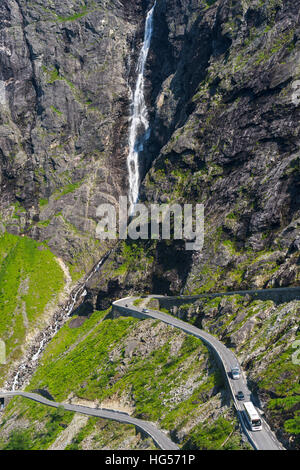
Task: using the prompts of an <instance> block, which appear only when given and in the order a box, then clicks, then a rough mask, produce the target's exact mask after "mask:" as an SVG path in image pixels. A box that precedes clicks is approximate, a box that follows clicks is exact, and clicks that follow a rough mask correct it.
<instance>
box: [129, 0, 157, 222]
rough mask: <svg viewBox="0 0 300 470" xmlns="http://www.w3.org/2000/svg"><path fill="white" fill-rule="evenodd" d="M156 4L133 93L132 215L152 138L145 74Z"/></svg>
mask: <svg viewBox="0 0 300 470" xmlns="http://www.w3.org/2000/svg"><path fill="white" fill-rule="evenodd" d="M155 6H156V2H155V3H154V5H153V7H152V8H151V10H150V11H149V12H148V14H147V19H146V25H145V34H144V42H143V47H142V49H141V52H140V55H139V59H138V63H137V69H136V71H137V81H136V86H135V91H134V93H132V113H131V123H130V131H129V153H128V158H127V166H128V174H129V204H130V214H132V212H133V209H134V206H135V204H136V202H137V200H138V197H139V185H140V172H139V153H140V152H141V151H142V150H143V148H144V144H145V142H146V141H147V140H148V139H149V137H150V127H149V121H148V111H147V106H146V103H145V95H144V85H145V81H144V73H145V65H146V61H147V57H148V53H149V49H150V44H151V38H152V33H153V14H154V10H155Z"/></svg>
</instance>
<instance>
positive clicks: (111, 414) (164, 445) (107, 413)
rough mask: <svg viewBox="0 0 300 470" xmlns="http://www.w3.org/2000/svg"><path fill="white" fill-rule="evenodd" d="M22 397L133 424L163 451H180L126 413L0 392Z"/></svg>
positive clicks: (23, 394)
mask: <svg viewBox="0 0 300 470" xmlns="http://www.w3.org/2000/svg"><path fill="white" fill-rule="evenodd" d="M16 396H21V397H24V398H28V399H29V400H33V401H36V402H38V403H41V404H43V405H47V406H52V407H53V408H58V407H59V406H62V407H63V408H64V409H65V410H66V411H74V412H75V413H81V414H84V415H88V416H97V417H98V418H104V419H111V420H113V421H118V422H119V423H126V424H133V425H134V426H135V427H136V428H138V429H139V430H141V431H143V432H145V433H146V434H148V436H150V437H151V438H152V439H153V440H154V442H155V443H156V444H157V445H158V447H160V448H161V449H162V450H178V449H179V448H178V446H177V445H176V444H175V443H174V442H172V441H171V439H170V438H169V437H168V436H167V435H166V434H165V433H164V432H163V431H161V430H159V429H158V428H157V427H156V426H154V424H152V423H149V422H147V421H143V420H141V419H137V418H133V417H131V416H129V415H128V414H126V413H121V412H118V411H112V410H105V409H101V408H90V407H88V406H80V405H70V404H66V403H57V402H55V401H51V400H47V398H44V397H43V396H41V395H38V394H36V393H28V392H21V391H17V392H0V398H5V397H16Z"/></svg>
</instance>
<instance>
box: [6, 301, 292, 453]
mask: <svg viewBox="0 0 300 470" xmlns="http://www.w3.org/2000/svg"><path fill="white" fill-rule="evenodd" d="M153 297H156V298H157V297H158V296H149V297H148V299H150V298H153ZM136 299H138V297H127V298H125V299H120V300H117V301H116V302H114V303H113V308H114V310H115V311H117V312H118V313H119V314H120V315H123V316H133V317H137V318H139V319H147V318H153V319H156V320H160V321H162V322H164V323H166V324H168V325H170V326H173V327H175V328H178V329H180V330H182V331H184V332H185V333H187V334H189V335H193V336H195V337H196V338H199V339H201V340H202V341H203V342H204V343H205V344H206V345H207V346H208V347H209V348H210V349H212V351H213V352H214V353H215V355H216V357H217V358H218V360H219V362H220V365H221V366H222V367H223V369H224V372H225V376H226V378H227V382H228V385H229V388H230V392H231V395H232V398H233V402H234V406H235V408H236V411H237V415H238V418H239V421H240V423H241V426H242V429H243V432H244V433H245V435H246V436H247V438H248V440H249V442H250V444H251V445H252V446H253V448H254V449H256V450H284V448H283V446H282V445H281V444H280V442H279V441H278V440H277V439H276V436H275V435H274V433H273V432H272V431H271V429H270V427H269V426H268V424H267V423H266V421H265V420H264V419H263V417H262V416H261V418H262V422H263V429H262V430H261V431H257V432H253V431H250V430H249V429H248V427H247V424H246V421H245V418H244V415H243V405H242V402H239V401H238V400H237V399H236V395H237V392H238V391H239V390H242V391H243V393H244V395H245V401H252V399H253V397H252V394H251V391H250V390H249V388H248V385H247V378H246V375H245V373H244V372H243V371H242V369H241V367H240V365H239V362H238V359H237V357H236V356H235V354H234V353H233V352H232V351H231V350H230V349H228V348H226V346H225V345H224V344H223V343H221V342H220V341H219V340H218V339H217V338H215V337H214V336H212V335H211V334H209V333H207V332H206V331H203V330H201V329H199V328H197V327H195V326H194V325H191V324H189V323H186V322H184V321H182V320H179V319H178V318H176V317H173V316H171V315H168V314H165V313H163V312H160V311H158V310H150V309H147V311H146V312H145V311H144V310H145V309H144V308H143V307H141V306H135V305H134V301H135V300H136ZM145 300H147V298H146V299H145ZM235 366H239V368H240V370H241V371H242V374H241V378H240V379H238V380H233V379H232V377H231V369H232V368H233V367H235ZM15 396H22V397H24V398H28V399H30V400H33V401H36V402H38V403H41V404H43V405H47V406H51V407H54V408H58V407H59V406H62V407H63V408H64V409H65V410H67V411H73V412H75V413H81V414H85V415H89V416H97V417H99V418H104V419H111V420H114V421H118V422H119V423H127V424H132V425H134V426H136V428H138V429H140V430H142V431H144V432H145V433H146V434H147V435H149V436H150V437H151V438H152V439H153V440H154V442H155V443H156V444H157V445H158V447H160V448H161V449H162V450H178V449H179V447H178V446H177V445H176V444H175V443H174V442H172V441H171V439H170V438H169V437H168V436H167V435H166V434H165V433H164V432H163V431H161V430H159V429H158V428H157V427H156V426H155V425H154V424H152V423H149V422H147V421H144V420H140V419H137V418H133V417H131V416H130V415H128V414H126V413H121V412H118V411H113V410H106V409H101V408H89V407H86V406H80V405H71V404H66V403H57V402H55V401H51V400H48V399H47V398H45V397H43V396H41V395H38V394H36V393H29V392H22V391H11V392H1V391H0V398H5V397H15Z"/></svg>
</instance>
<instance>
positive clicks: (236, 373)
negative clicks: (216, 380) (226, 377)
mask: <svg viewBox="0 0 300 470" xmlns="http://www.w3.org/2000/svg"><path fill="white" fill-rule="evenodd" d="M231 377H232V378H233V379H234V380H238V379H240V378H241V371H240V369H239V368H238V367H233V368H232V369H231Z"/></svg>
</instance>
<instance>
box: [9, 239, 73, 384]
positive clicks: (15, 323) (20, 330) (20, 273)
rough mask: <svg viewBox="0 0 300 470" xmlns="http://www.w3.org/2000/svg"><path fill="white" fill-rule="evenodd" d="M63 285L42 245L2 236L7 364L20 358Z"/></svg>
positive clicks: (53, 260) (54, 262)
mask: <svg viewBox="0 0 300 470" xmlns="http://www.w3.org/2000/svg"><path fill="white" fill-rule="evenodd" d="M63 286H64V274H63V272H62V270H61V268H60V266H59V265H58V263H57V262H56V260H55V257H54V255H53V254H52V253H51V252H50V251H49V250H48V249H46V248H45V247H44V246H43V245H42V244H39V243H37V242H35V241H34V240H31V239H29V238H27V237H18V236H15V235H10V234H8V233H5V234H4V235H2V236H1V237H0V338H1V339H3V340H4V341H5V343H6V350H7V362H11V361H13V360H15V359H17V358H19V357H20V355H21V351H22V346H23V344H24V340H25V337H26V333H28V331H29V330H30V329H31V328H32V327H34V326H36V325H37V324H38V319H39V317H40V316H41V315H42V314H43V312H44V310H45V307H46V306H47V304H48V303H49V302H50V301H52V300H55V298H56V296H57V294H58V293H59V292H60V291H61V290H62V288H63ZM4 367H5V366H2V367H1V366H0V372H1V376H2V377H3V372H4V370H5V368H4Z"/></svg>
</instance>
